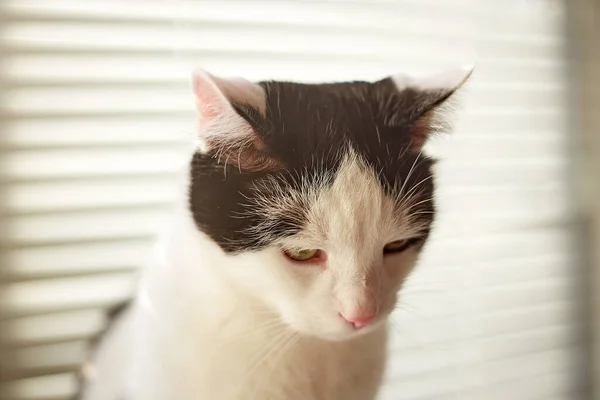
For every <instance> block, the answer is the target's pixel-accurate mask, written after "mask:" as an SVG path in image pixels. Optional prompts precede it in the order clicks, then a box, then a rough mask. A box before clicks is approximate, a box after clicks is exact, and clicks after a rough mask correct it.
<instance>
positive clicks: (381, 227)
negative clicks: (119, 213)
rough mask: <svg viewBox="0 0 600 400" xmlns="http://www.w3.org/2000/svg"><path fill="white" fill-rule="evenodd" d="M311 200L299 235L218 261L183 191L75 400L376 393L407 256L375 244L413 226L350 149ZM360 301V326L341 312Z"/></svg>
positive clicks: (336, 398)
mask: <svg viewBox="0 0 600 400" xmlns="http://www.w3.org/2000/svg"><path fill="white" fill-rule="evenodd" d="M290 195H294V194H290ZM295 195H299V194H295ZM308 197H309V198H308V199H307V200H306V201H309V202H310V203H311V208H310V218H309V223H308V226H307V227H306V229H304V230H303V231H302V232H300V233H299V234H297V235H295V236H293V237H291V238H287V239H285V240H281V241H280V242H279V243H277V244H276V245H274V246H271V247H268V248H266V249H264V250H261V251H258V252H249V253H245V254H241V255H238V256H228V255H226V254H224V253H223V252H222V251H221V250H220V248H219V247H218V246H217V245H216V244H215V243H214V242H213V241H211V240H210V239H209V238H207V237H206V236H205V235H204V234H203V233H201V232H200V231H199V230H198V229H197V228H196V226H195V224H194V222H193V220H192V218H191V215H190V213H189V211H188V209H187V205H186V202H185V196H182V200H181V202H180V203H179V204H178V207H177V208H176V213H175V217H174V219H173V226H172V229H171V231H170V233H169V234H168V235H167V237H166V240H165V241H164V242H163V243H162V245H161V247H160V251H161V254H160V255H158V256H157V257H156V262H155V263H154V264H153V265H150V266H149V267H148V268H147V269H146V270H145V271H144V276H143V279H142V281H141V283H140V289H139V292H138V294H137V296H136V302H135V305H134V306H133V308H132V309H131V310H130V311H129V312H128V313H126V314H125V315H124V317H123V319H122V320H121V321H119V323H118V324H117V325H116V327H115V329H114V330H113V331H112V332H111V334H109V335H108V336H107V337H106V340H105V342H104V343H103V345H102V347H101V351H100V352H99V355H98V357H97V359H96V363H95V364H96V365H95V367H96V368H95V379H94V381H93V382H92V384H91V385H90V386H89V388H88V391H87V392H86V395H85V396H84V400H121V399H126V400H165V399H186V400H187V399H190V400H195V399H198V400H200V399H202V400H204V399H207V400H208V399H211V400H212V399H219V400H244V399H248V400H250V399H265V400H268V399H286V400H317V399H319V400H321V399H322V400H353V399H356V400H369V399H374V398H375V396H376V393H377V389H378V387H379V386H380V383H381V379H382V375H383V371H384V366H385V354H386V337H387V325H386V319H387V316H388V314H389V313H390V312H391V310H392V309H393V307H394V305H395V303H396V292H397V291H398V289H399V288H400V286H401V284H402V282H403V280H404V278H405V277H406V276H407V274H408V273H409V272H410V270H411V269H412V267H413V265H414V262H415V259H416V252H415V250H410V249H409V250H408V251H406V252H404V253H401V254H399V255H393V256H389V257H385V258H384V257H383V255H382V247H383V246H384V245H385V244H386V243H387V242H389V241H393V240H398V239H404V238H408V237H411V236H412V235H414V233H415V231H414V230H415V229H417V228H418V227H416V226H413V225H411V221H410V220H409V219H407V216H406V215H403V214H402V213H398V212H396V211H395V210H394V207H392V201H391V199H390V198H388V197H386V195H385V194H384V193H383V191H382V190H381V187H380V186H379V183H378V181H377V179H376V177H375V175H374V174H373V173H372V172H371V171H369V169H368V168H367V167H366V166H365V164H364V163H362V162H361V161H360V159H358V158H357V157H356V155H355V154H353V153H352V152H350V153H348V154H347V155H346V157H345V159H344V161H343V163H342V167H341V168H340V170H339V172H338V173H337V176H336V177H335V180H334V183H333V185H331V186H330V187H328V188H327V189H325V190H321V191H318V192H315V193H312V194H311V195H309V196H308ZM280 246H282V247H289V246H292V247H293V246H302V247H303V248H320V249H323V250H324V251H325V252H326V253H327V264H326V268H325V269H324V270H323V269H321V268H319V267H315V266H309V265H306V266H305V265H297V264H294V263H293V262H291V261H290V260H288V259H287V258H285V257H284V256H283V254H282V252H281V250H280ZM364 308H372V309H376V310H377V311H378V312H379V314H380V319H379V321H378V322H376V323H374V324H373V325H372V326H370V327H367V328H365V329H363V330H360V331H354V330H353V329H352V328H351V327H350V326H349V325H348V324H347V323H346V322H345V321H344V320H343V319H342V318H340V317H339V315H338V312H345V313H348V312H353V311H356V310H360V309H364Z"/></svg>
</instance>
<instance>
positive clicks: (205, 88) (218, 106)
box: [194, 74, 229, 124]
mask: <svg viewBox="0 0 600 400" xmlns="http://www.w3.org/2000/svg"><path fill="white" fill-rule="evenodd" d="M194 95H195V96H196V109H197V110H198V113H199V114H200V123H202V124H205V123H207V122H209V121H211V120H213V119H214V118H217V117H218V116H219V115H222V114H223V113H225V112H227V111H228V108H229V103H228V101H227V99H226V98H225V96H224V95H223V94H222V93H221V91H220V90H219V88H218V87H217V85H215V84H214V83H213V82H212V81H211V79H210V78H209V77H208V76H206V75H204V74H202V75H195V76H194Z"/></svg>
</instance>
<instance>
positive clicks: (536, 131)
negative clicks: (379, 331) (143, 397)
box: [0, 0, 600, 400]
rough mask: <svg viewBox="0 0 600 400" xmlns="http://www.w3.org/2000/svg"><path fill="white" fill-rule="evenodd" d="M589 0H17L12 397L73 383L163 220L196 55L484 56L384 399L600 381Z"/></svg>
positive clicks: (351, 70) (260, 58) (8, 278)
mask: <svg viewBox="0 0 600 400" xmlns="http://www.w3.org/2000/svg"><path fill="white" fill-rule="evenodd" d="M599 24H600V5H599V2H598V1H597V0H570V1H566V0H564V1H559V0H504V1H497V0H397V1H391V0H390V1H384V0H373V1H369V0H339V1H333V0H331V1H325V0H324V1H301V0H296V1H294V0H279V1H267V0H263V1H258V0H240V1H229V0H220V1H218V0H214V1H208V0H198V1H181V0H173V1H159V0H137V1H125V0H123V1H114V0H104V1H100V0H65V1H63V0H43V1H42V0H2V2H1V3H0V112H1V114H0V115H1V121H0V179H1V181H0V213H1V217H2V219H1V220H0V235H1V239H2V243H1V247H0V274H1V277H2V280H3V287H2V290H1V291H0V312H1V313H2V315H1V316H0V324H1V325H0V346H1V347H0V350H1V352H2V353H1V354H0V362H1V364H0V367H1V374H2V396H3V398H6V399H13V400H42V399H44V400H49V399H52V400H67V399H72V398H73V396H74V394H75V393H76V391H77V386H78V381H77V375H76V371H77V370H78V369H79V368H80V366H81V364H82V362H83V361H84V360H85V357H86V354H87V349H88V346H89V344H90V342H91V341H92V340H93V339H94V338H96V337H97V336H98V335H99V334H100V333H101V332H102V331H103V329H105V327H106V323H107V321H108V316H107V310H108V309H110V308H111V307H113V306H115V305H118V304H120V303H123V302H124V301H127V299H128V298H129V297H130V295H131V293H132V290H133V287H134V284H135V278H136V274H137V271H138V270H139V269H140V268H143V264H144V261H145V260H146V258H147V257H148V254H149V252H148V251H149V247H150V246H151V245H152V242H153V239H154V236H155V234H156V233H157V232H158V229H159V228H160V226H161V223H162V221H164V218H166V217H167V214H166V212H167V210H168V206H169V204H170V202H171V199H172V195H173V194H174V187H175V186H174V185H175V180H174V178H175V177H176V173H177V171H178V170H179V168H180V167H181V165H182V162H184V161H185V160H184V159H182V154H183V150H184V147H185V143H186V140H189V138H190V137H191V136H192V135H193V134H194V126H195V123H196V118H195V115H194V112H193V99H192V97H191V94H190V88H189V77H190V74H191V70H192V69H193V68H196V67H202V68H204V69H207V70H209V71H211V72H213V73H215V74H217V75H224V76H230V75H240V76H244V77H246V78H249V79H251V80H262V79H289V80H297V81H305V82H319V81H332V80H346V79H366V80H371V79H373V80H374V79H379V78H381V77H383V76H386V75H389V74H392V73H397V72H406V73H410V74H415V75H422V74H427V73H432V72H437V71H440V70H442V69H444V68H446V67H448V66H456V65H462V64H467V63H473V62H474V63H475V64H476V69H475V74H474V75H473V77H472V80H471V82H470V85H469V87H468V89H467V91H466V92H465V96H464V99H463V106H462V108H461V109H460V110H459V113H458V118H457V122H456V127H455V133H454V134H453V135H451V136H448V137H445V138H440V140H437V141H435V142H432V143H431V146H430V150H431V152H434V153H435V154H436V155H438V156H439V157H441V158H442V161H441V162H440V163H439V165H438V167H437V173H438V179H437V184H438V198H439V200H438V202H439V206H440V214H439V219H438V222H437V228H436V230H435V232H434V235H433V236H432V239H431V242H430V244H429V246H428V247H427V249H426V252H425V254H424V256H423V259H422V262H421V265H420V267H419V269H418V270H417V272H416V273H415V275H414V276H413V277H412V279H411V281H410V284H409V285H408V287H407V289H406V291H405V292H404V297H403V304H404V305H405V307H403V308H402V309H401V310H399V311H398V312H397V314H395V315H394V316H393V328H392V332H393V341H392V346H391V348H390V363H389V370H388V376H387V380H386V385H385V387H384V389H383V391H382V394H381V399H382V400H392V399H393V400H421V399H422V400H426V399H427V400H440V399H441V400H445V399H454V400H456V399H461V400H462V399H468V400H470V399H472V400H475V399H476V400H492V399H498V400H500V399H502V400H506V399H516V400H524V399H531V400H534V399H539V400H542V399H543V400H558V399H561V400H571V399H573V400H578V399H592V398H593V399H600V395H599V392H597V388H596V384H597V383H599V382H600V351H599V350H598V346H597V343H600V329H599V328H600V326H599V322H600V318H599V316H600V315H599V314H598V313H597V306H599V305H600V301H599V299H598V297H597V296H598V295H597V294H596V292H598V290H595V289H600V278H599V274H598V272H600V268H599V265H598V260H600V192H599V191H598V188H599V185H600V178H599V176H598V175H599V174H600V162H599V161H598V157H599V156H600V138H599V136H598V135H600V133H598V130H599V129H598V128H599V127H600V115H599V114H600V96H599V95H598V93H599V92H600V78H599V77H600V73H599V71H600V57H599V53H600V33H599V31H600V28H599V27H600V25H599Z"/></svg>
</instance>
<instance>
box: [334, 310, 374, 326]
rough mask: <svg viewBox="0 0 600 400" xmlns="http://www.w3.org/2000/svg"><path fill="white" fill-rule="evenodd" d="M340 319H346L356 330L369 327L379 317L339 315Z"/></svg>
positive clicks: (372, 315)
mask: <svg viewBox="0 0 600 400" xmlns="http://www.w3.org/2000/svg"><path fill="white" fill-rule="evenodd" d="M339 314H340V317H342V318H344V319H345V320H346V321H347V322H348V323H349V324H350V325H352V327H353V328H354V329H360V328H364V327H365V326H367V325H369V324H370V323H371V322H373V320H374V319H375V318H376V317H377V314H371V315H366V316H365V315H349V316H345V315H343V314H342V313H339Z"/></svg>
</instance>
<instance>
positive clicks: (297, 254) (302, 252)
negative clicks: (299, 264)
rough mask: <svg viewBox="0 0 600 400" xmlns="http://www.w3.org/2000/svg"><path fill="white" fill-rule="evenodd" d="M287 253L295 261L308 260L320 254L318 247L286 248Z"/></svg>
mask: <svg viewBox="0 0 600 400" xmlns="http://www.w3.org/2000/svg"><path fill="white" fill-rule="evenodd" d="M284 253H285V255H286V256H287V257H288V258H290V259H292V260H294V261H308V260H312V259H313V258H316V257H318V256H319V253H320V251H319V250H318V249H291V250H285V251H284Z"/></svg>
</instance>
